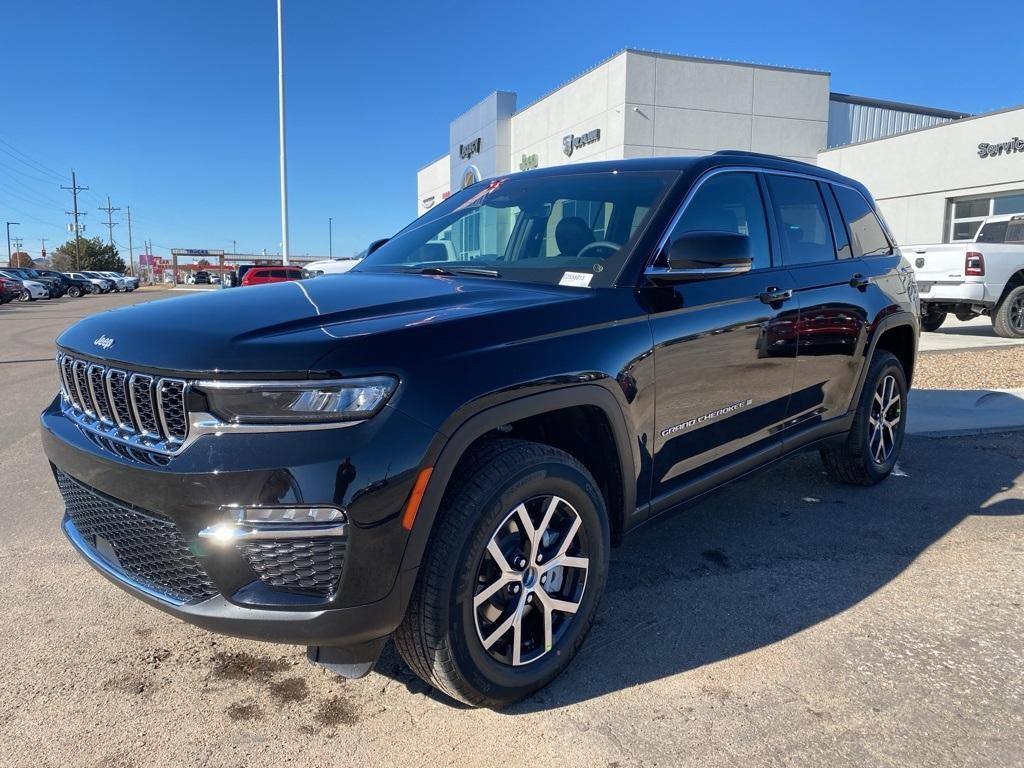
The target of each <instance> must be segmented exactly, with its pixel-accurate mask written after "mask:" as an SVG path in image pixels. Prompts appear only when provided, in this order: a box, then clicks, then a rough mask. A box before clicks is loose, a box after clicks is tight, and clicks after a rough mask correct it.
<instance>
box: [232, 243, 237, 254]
mask: <svg viewBox="0 0 1024 768" xmlns="http://www.w3.org/2000/svg"><path fill="white" fill-rule="evenodd" d="M231 253H238V241H237V240H232V241H231Z"/></svg>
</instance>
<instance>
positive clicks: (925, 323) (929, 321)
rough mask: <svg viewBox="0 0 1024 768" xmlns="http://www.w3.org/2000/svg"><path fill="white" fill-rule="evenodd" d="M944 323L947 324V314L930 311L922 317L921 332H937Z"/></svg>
mask: <svg viewBox="0 0 1024 768" xmlns="http://www.w3.org/2000/svg"><path fill="white" fill-rule="evenodd" d="M944 322H946V313H945V312H939V311H938V310H934V309H929V310H928V311H927V312H926V313H925V314H923V315H921V330H922V331H937V330H939V328H940V327H942V324H943V323H944Z"/></svg>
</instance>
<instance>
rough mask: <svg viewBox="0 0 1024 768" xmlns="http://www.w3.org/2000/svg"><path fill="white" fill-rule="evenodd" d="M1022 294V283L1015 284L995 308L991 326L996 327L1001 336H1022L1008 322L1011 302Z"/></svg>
mask: <svg viewBox="0 0 1024 768" xmlns="http://www.w3.org/2000/svg"><path fill="white" fill-rule="evenodd" d="M1022 295H1024V285H1021V286H1017V287H1016V288H1014V289H1013V290H1011V291H1009V292H1008V293H1007V294H1006V297H1005V298H1004V299H1003V300H1002V301H1001V302H1000V303H999V306H998V307H997V308H996V312H995V316H994V317H993V323H992V324H993V326H995V328H996V333H997V334H998V335H1000V336H1002V337H1003V338H1007V339H1019V338H1024V333H1020V332H1019V331H1018V330H1017V329H1016V328H1014V327H1013V324H1012V323H1011V322H1010V310H1011V308H1012V306H1013V302H1014V301H1016V300H1017V299H1018V298H1019V297H1021V296H1022Z"/></svg>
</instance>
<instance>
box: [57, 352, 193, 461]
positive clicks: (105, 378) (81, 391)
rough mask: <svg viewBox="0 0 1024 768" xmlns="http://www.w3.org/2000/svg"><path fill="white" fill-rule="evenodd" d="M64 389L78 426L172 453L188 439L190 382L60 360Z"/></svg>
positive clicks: (62, 356) (72, 359)
mask: <svg viewBox="0 0 1024 768" xmlns="http://www.w3.org/2000/svg"><path fill="white" fill-rule="evenodd" d="M57 368H58V372H59V373H60V382H61V391H62V393H63V395H64V400H65V402H66V406H65V407H67V406H70V408H71V410H72V411H74V412H76V413H74V414H69V415H74V417H75V418H76V420H77V421H79V423H81V424H84V425H85V426H88V427H90V428H91V429H93V430H94V431H97V432H99V433H100V434H102V435H105V436H106V437H109V438H112V439H115V440H123V441H126V442H128V443H129V444H130V445H133V446H136V447H138V448H142V449H147V448H148V449H152V450H156V451H163V452H167V453H170V452H173V451H174V450H176V449H177V448H178V447H179V446H181V445H182V444H183V443H184V442H185V441H186V439H187V438H188V430H189V418H188V409H187V405H186V396H187V393H188V383H187V382H186V381H184V380H182V379H156V378H155V377H153V376H150V375H148V374H144V373H135V372H132V371H124V370H121V369H118V368H109V367H107V366H105V365H102V364H100V363H93V362H90V361H87V360H83V359H79V358H75V357H72V356H71V355H66V354H63V353H62V354H60V355H58V356H57Z"/></svg>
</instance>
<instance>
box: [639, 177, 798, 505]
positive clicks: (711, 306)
mask: <svg viewBox="0 0 1024 768" xmlns="http://www.w3.org/2000/svg"><path fill="white" fill-rule="evenodd" d="M698 183H699V186H698V188H697V189H696V191H695V192H694V193H692V195H691V198H690V200H689V202H688V203H687V204H686V207H685V208H684V209H683V211H682V213H681V214H680V216H679V218H678V221H677V223H676V224H675V225H674V227H673V228H672V230H671V232H670V234H669V236H668V238H667V239H666V241H665V243H664V245H665V246H666V247H667V246H668V245H670V244H671V243H672V242H673V241H674V240H675V238H677V237H678V236H679V235H681V234H683V233H684V232H688V231H721V232H732V233H739V234H745V235H748V236H749V237H750V240H751V246H752V250H753V254H754V268H753V269H752V270H751V271H750V272H748V273H746V274H741V275H734V276H731V277H723V278H717V279H707V280H702V281H697V282H686V283H676V284H674V285H667V286H660V287H656V288H651V289H649V291H650V303H651V307H652V311H651V327H652V332H653V335H654V349H655V352H654V354H655V369H656V392H657V398H656V400H657V402H656V406H655V430H654V435H653V450H652V453H653V455H654V472H653V475H654V477H653V483H652V497H653V498H654V499H655V504H654V509H653V511H655V512H658V511H660V510H661V509H663V508H665V507H667V506H670V505H671V504H672V503H674V502H675V501H677V500H678V498H679V494H680V492H684V493H683V495H685V493H688V492H689V491H690V490H692V488H693V487H694V486H693V484H694V483H699V482H700V481H701V479H702V478H705V477H708V476H709V475H710V474H711V473H712V472H713V471H715V470H718V469H721V470H723V471H728V470H729V467H730V466H732V465H733V462H740V461H742V459H743V457H748V458H750V460H751V461H755V463H759V462H760V461H764V460H766V459H768V458H771V457H772V456H774V455H777V454H778V453H779V452H780V451H781V441H780V432H781V429H782V426H783V424H784V422H785V419H786V413H787V407H788V403H789V397H790V393H791V391H792V388H793V368H794V363H793V354H794V351H795V335H794V326H795V323H796V315H797V302H796V299H795V298H794V297H793V295H792V289H793V287H794V284H793V279H792V277H791V276H790V274H789V272H788V271H787V270H786V269H785V268H783V267H782V266H781V264H779V263H778V262H777V261H773V257H772V250H773V249H772V246H771V236H770V230H769V228H768V222H767V216H766V212H765V207H764V202H763V191H762V188H761V183H760V181H759V179H758V176H757V174H756V173H752V172H748V171H725V172H717V173H715V174H713V175H711V176H708V177H706V178H705V179H704V180H703V181H701V182H698ZM663 255H664V254H663V253H662V254H659V257H658V258H659V259H662V258H663ZM656 263H657V262H656ZM772 297H776V300H774V301H773V300H772Z"/></svg>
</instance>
